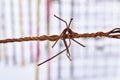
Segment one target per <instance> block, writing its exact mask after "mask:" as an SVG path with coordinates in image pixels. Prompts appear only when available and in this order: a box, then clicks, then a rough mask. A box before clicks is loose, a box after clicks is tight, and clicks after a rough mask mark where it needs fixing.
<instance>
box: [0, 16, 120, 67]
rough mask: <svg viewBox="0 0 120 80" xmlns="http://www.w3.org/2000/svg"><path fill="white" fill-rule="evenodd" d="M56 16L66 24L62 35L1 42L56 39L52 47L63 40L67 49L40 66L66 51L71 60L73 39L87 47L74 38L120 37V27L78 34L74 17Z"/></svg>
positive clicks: (3, 41)
mask: <svg viewBox="0 0 120 80" xmlns="http://www.w3.org/2000/svg"><path fill="white" fill-rule="evenodd" d="M54 16H55V17H56V18H58V19H59V20H61V21H63V22H64V23H65V24H66V28H65V29H64V30H63V31H62V33H61V34H60V35H51V36H47V35H42V36H35V37H34V36H33V37H21V38H12V39H4V40H0V43H10V42H23V41H45V40H49V41H55V43H54V44H53V46H52V48H53V47H54V46H55V44H56V43H57V42H58V40H63V43H64V45H65V49H64V50H62V51H61V52H59V53H58V54H56V55H54V56H53V57H51V58H49V59H47V60H45V61H43V62H42V63H40V64H38V66H40V65H42V64H44V63H46V62H48V61H50V60H51V59H53V58H55V57H56V56H58V55H60V54H61V53H63V52H64V51H66V56H67V57H68V59H69V60H71V57H70V51H69V47H70V46H71V40H73V41H74V42H76V43H77V44H79V45H81V46H82V47H85V45H83V44H81V43H80V42H78V41H76V40H75V39H74V38H96V37H108V38H115V39H120V28H115V29H113V30H110V31H108V32H102V31H101V32H96V33H84V34H78V33H76V32H73V31H72V30H71V29H70V24H71V22H72V20H73V18H71V19H70V22H69V24H68V23H67V22H66V21H65V20H63V19H61V18H60V17H58V16H56V15H54ZM66 39H68V40H69V44H67V42H66Z"/></svg>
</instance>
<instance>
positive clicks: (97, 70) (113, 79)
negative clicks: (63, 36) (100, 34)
mask: <svg viewBox="0 0 120 80" xmlns="http://www.w3.org/2000/svg"><path fill="white" fill-rule="evenodd" d="M54 14H56V15H57V16H59V17H61V18H62V19H64V20H66V21H67V22H69V20H70V18H74V20H73V22H72V24H71V28H72V30H73V31H75V32H78V33H86V32H90V33H91V32H97V31H105V32H106V31H109V30H112V29H113V28H116V27H118V28H119V27H120V0H0V39H6V38H19V37H27V36H40V35H53V34H60V33H61V32H62V30H63V29H64V28H65V27H66V26H65V24H64V23H63V22H61V21H60V20H58V19H56V18H55V17H54V16H53V15H54ZM76 40H78V41H79V42H81V43H82V44H84V45H85V46H86V47H85V48H83V47H81V46H79V45H77V44H76V43H74V42H72V45H71V48H70V53H71V56H72V61H69V60H68V59H67V57H66V54H65V52H64V53H63V54H61V55H60V56H58V57H56V58H55V59H53V60H51V61H50V62H47V63H45V64H43V65H41V66H39V67H36V65H37V64H36V63H40V62H42V61H44V60H46V59H48V58H49V57H50V56H53V55H55V54H57V53H58V52H60V51H61V50H63V49H64V45H63V44H62V42H58V43H57V44H56V46H55V47H54V48H51V46H52V44H53V42H48V41H40V42H37V41H29V42H21V43H18V42H15V43H7V44H0V80H120V50H119V49H120V40H118V39H110V38H94V39H93V38H87V39H83V38H80V39H76Z"/></svg>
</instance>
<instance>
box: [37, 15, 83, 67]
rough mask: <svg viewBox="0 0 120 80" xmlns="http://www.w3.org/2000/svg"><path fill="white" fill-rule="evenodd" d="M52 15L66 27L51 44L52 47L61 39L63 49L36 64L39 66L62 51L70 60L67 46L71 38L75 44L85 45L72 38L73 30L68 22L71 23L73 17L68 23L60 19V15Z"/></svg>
mask: <svg viewBox="0 0 120 80" xmlns="http://www.w3.org/2000/svg"><path fill="white" fill-rule="evenodd" d="M54 17H56V18H58V19H59V20H61V21H63V22H64V23H65V24H66V28H65V29H64V30H63V31H62V33H61V34H60V36H59V37H58V39H57V40H56V41H55V43H54V44H53V46H52V48H53V47H54V46H55V45H56V43H57V42H58V40H60V39H62V40H63V43H64V45H65V49H64V50H62V51H61V52H59V53H58V54H56V55H54V56H53V57H51V58H49V59H48V60H46V61H44V62H42V63H40V64H38V66H40V65H42V64H44V63H45V62H47V61H49V60H51V59H53V58H55V57H56V56H58V55H59V54H61V53H63V52H64V51H66V56H67V58H68V59H69V60H70V61H71V56H70V51H69V47H70V46H71V40H73V41H74V42H76V43H77V44H79V45H81V46H82V47H85V46H84V45H83V44H81V43H79V42H78V41H76V40H75V39H74V32H73V31H72V30H71V29H70V24H71V22H72V20H73V18H71V19H70V22H69V24H68V23H67V22H66V21H65V20H63V19H61V18H60V17H58V16H56V15H54ZM66 39H68V40H69V44H68V43H67V42H66Z"/></svg>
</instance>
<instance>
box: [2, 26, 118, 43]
mask: <svg viewBox="0 0 120 80" xmlns="http://www.w3.org/2000/svg"><path fill="white" fill-rule="evenodd" d="M116 29H118V30H119V33H120V28H115V29H113V30H116ZM112 33H113V34H112ZM115 33H118V31H115V32H112V31H109V32H96V33H84V34H78V33H76V32H72V35H73V38H96V37H108V38H117V39H120V34H115ZM64 36H65V38H66V39H67V38H68V36H69V34H66V35H64ZM59 37H60V36H59V35H51V36H47V35H42V36H33V37H32V36H31V37H21V38H8V39H4V40H0V43H10V42H23V41H45V40H49V41H56V40H57V39H58V38H59ZM70 37H71V35H70ZM61 39H63V38H61Z"/></svg>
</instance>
